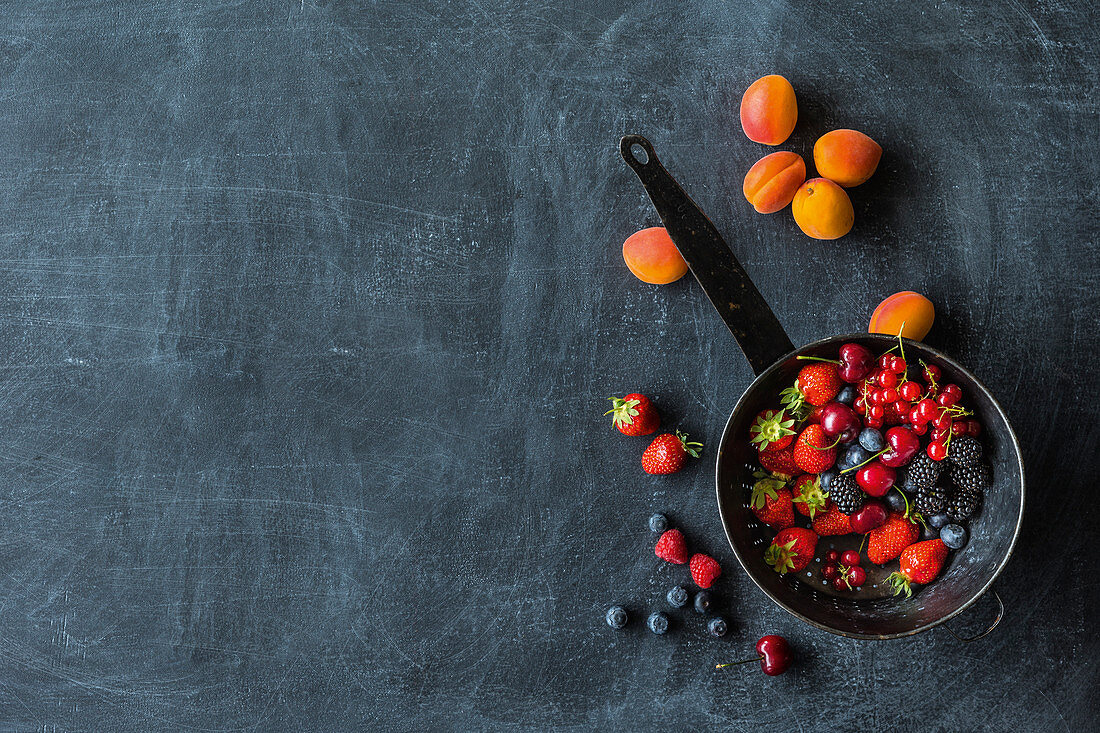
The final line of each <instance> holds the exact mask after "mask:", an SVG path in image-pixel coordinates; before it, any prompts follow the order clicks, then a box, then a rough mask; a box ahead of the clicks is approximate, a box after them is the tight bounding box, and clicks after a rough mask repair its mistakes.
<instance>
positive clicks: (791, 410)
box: [749, 339, 991, 595]
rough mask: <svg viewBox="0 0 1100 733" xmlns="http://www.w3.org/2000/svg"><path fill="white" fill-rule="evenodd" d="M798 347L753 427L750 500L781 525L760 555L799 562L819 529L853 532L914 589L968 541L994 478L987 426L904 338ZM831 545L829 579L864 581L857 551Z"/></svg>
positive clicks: (793, 565)
mask: <svg viewBox="0 0 1100 733" xmlns="http://www.w3.org/2000/svg"><path fill="white" fill-rule="evenodd" d="M895 350H896V351H897V352H898V353H896V354H895V353H892V352H894V351H895ZM799 358H800V359H806V360H810V361H812V363H809V364H807V365H806V366H805V367H803V368H802V369H801V371H799V373H798V377H797V378H796V379H795V383H794V385H793V386H792V387H790V388H788V389H785V390H783V391H782V392H781V393H780V394H779V395H777V403H778V406H777V407H775V408H773V409H767V410H764V411H762V412H761V413H760V414H759V415H757V416H756V419H755V420H754V421H753V423H752V426H751V427H750V428H749V440H750V441H751V443H752V445H753V446H754V447H755V448H756V449H757V450H758V458H759V463H760V466H761V468H762V469H763V470H760V471H757V472H756V473H755V474H754V478H755V479H756V482H755V484H754V485H753V488H752V491H751V494H750V496H749V505H750V507H751V508H752V511H753V513H754V514H755V515H756V516H757V518H759V519H760V521H761V522H763V523H765V524H767V525H768V526H770V527H771V528H772V529H775V530H776V532H777V533H776V535H775V538H774V539H773V541H772V543H771V545H770V546H769V547H768V549H767V551H766V553H765V560H766V561H767V562H768V564H770V565H771V566H772V567H773V568H775V570H776V572H779V573H781V574H782V573H788V572H796V573H797V572H801V571H803V570H805V569H806V567H807V566H809V564H810V562H811V561H812V560H813V559H814V557H815V552H816V550H817V542H818V539H819V538H820V537H824V536H835V535H846V534H859V535H863V536H864V537H863V544H865V545H866V548H867V559H868V560H870V561H871V562H872V563H874V564H876V565H884V564H886V563H888V562H890V561H892V560H895V559H899V560H900V563H899V568H898V570H897V571H896V572H894V573H893V574H892V575H890V576H889V578H888V581H889V582H890V583H891V584H892V585H893V586H894V588H895V594H897V593H902V592H904V593H906V594H907V595H912V592H913V590H912V587H911V584H912V583H918V584H926V583H929V582H931V581H932V580H934V579H935V578H936V577H937V576H938V575H939V573H940V571H941V570H942V568H943V565H944V563H945V561H946V559H947V557H948V554H949V552H950V551H951V550H959V549H962V547H964V546H965V545H966V541H967V528H966V522H967V520H969V519H970V518H972V517H973V516H974V515H975V514H977V512H978V511H979V508H980V507H981V503H982V496H983V494H984V492H985V490H986V489H987V488H988V487H989V485H990V480H991V473H990V469H989V466H988V465H987V464H986V463H985V462H984V461H983V458H982V444H981V442H980V441H979V440H978V436H980V435H981V432H982V426H981V424H980V423H979V422H978V420H976V419H975V418H974V417H973V413H972V412H971V411H969V410H967V409H966V407H965V406H964V405H963V397H964V395H963V392H962V389H960V388H959V386H958V385H956V384H950V383H949V384H944V383H942V377H943V374H942V370H941V369H940V367H939V366H937V365H935V364H926V363H924V362H923V361H919V362H918V363H917V364H909V363H908V362H907V361H906V360H905V352H904V345H903V344H902V343H901V341H900V339H899V343H898V345H897V346H895V347H894V348H893V349H891V350H890V351H889V352H887V353H885V354H882V355H881V356H879V357H877V358H876V357H875V355H874V354H872V353H871V352H870V351H869V350H868V349H866V348H865V347H863V346H861V345H860V344H855V343H849V344H844V345H843V346H841V347H840V353H839V358H838V359H837V360H830V359H819V358H817V357H799ZM796 514H797V515H801V517H799V516H796ZM803 517H804V518H805V519H803ZM806 524H808V525H809V526H808V527H807V526H800V525H806ZM863 544H861V548H862V547H863ZM834 552H835V551H830V553H826V555H825V558H824V559H825V564H824V567H823V571H822V574H823V578H824V580H825V581H826V582H828V583H831V584H832V585H833V587H834V588H835V589H836V590H838V591H844V590H852V589H855V588H858V587H859V586H861V585H862V584H863V583H864V582H865V581H866V578H867V574H866V571H865V570H864V569H863V568H862V567H860V554H859V553H858V552H855V551H851V550H850V551H847V552H845V553H844V554H843V555H842V556H841V555H838V556H837V557H832V553H834Z"/></svg>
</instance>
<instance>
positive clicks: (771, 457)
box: [759, 445, 802, 476]
mask: <svg viewBox="0 0 1100 733" xmlns="http://www.w3.org/2000/svg"><path fill="white" fill-rule="evenodd" d="M759 458H760V465H761V466H763V467H764V468H765V469H767V470H768V471H771V472H772V473H778V474H782V475H784V476H797V475H798V474H800V473H802V470H801V469H800V468H799V467H798V466H797V465H796V464H795V462H794V449H793V448H792V447H791V446H789V445H788V446H787V447H786V448H780V449H779V450H773V451H764V452H763V453H761V454H760V456H759Z"/></svg>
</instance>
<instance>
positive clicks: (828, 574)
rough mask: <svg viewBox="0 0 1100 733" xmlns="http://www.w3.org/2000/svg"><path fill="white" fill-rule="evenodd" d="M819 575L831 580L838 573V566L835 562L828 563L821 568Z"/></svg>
mask: <svg viewBox="0 0 1100 733" xmlns="http://www.w3.org/2000/svg"><path fill="white" fill-rule="evenodd" d="M821 575H822V576H823V577H824V578H825V580H833V579H834V578H836V577H837V576H838V575H840V568H838V567H837V566H836V564H835V563H829V564H828V565H826V566H825V567H823V568H821Z"/></svg>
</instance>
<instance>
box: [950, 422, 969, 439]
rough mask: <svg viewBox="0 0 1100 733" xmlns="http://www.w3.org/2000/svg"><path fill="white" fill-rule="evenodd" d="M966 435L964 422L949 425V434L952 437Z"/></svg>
mask: <svg viewBox="0 0 1100 733" xmlns="http://www.w3.org/2000/svg"><path fill="white" fill-rule="evenodd" d="M966 433H967V425H966V420H956V421H955V422H953V423H951V434H952V435H966Z"/></svg>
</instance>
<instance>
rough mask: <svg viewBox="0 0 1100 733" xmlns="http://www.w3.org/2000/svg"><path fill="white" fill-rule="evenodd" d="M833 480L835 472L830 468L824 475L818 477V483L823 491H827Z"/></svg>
mask: <svg viewBox="0 0 1100 733" xmlns="http://www.w3.org/2000/svg"><path fill="white" fill-rule="evenodd" d="M834 478H836V470H835V469H832V468H830V469H829V470H828V471H826V472H825V473H823V474H821V476H819V477H818V481H820V482H821V488H822V489H824V490H825V491H828V490H829V484H831V483H832V482H833V479H834Z"/></svg>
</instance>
